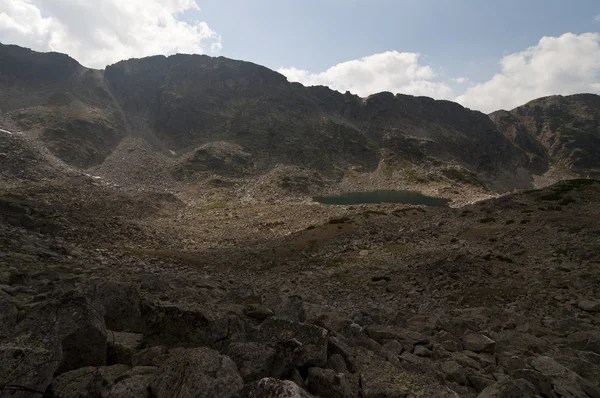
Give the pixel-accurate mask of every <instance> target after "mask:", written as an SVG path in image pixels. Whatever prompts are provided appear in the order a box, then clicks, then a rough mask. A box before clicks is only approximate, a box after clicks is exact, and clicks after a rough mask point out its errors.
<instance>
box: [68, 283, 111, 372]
mask: <svg viewBox="0 0 600 398" xmlns="http://www.w3.org/2000/svg"><path fill="white" fill-rule="evenodd" d="M57 313H58V316H59V322H58V323H59V335H60V340H61V346H62V352H63V361H62V363H61V364H60V366H59V367H58V370H57V371H56V373H57V374H60V373H63V372H67V371H70V370H74V369H79V368H82V367H84V366H103V365H105V364H106V326H105V324H104V317H103V315H102V313H101V312H99V310H98V309H97V307H96V306H95V305H94V303H92V302H91V301H90V300H89V299H88V298H86V297H83V296H80V295H78V294H77V293H72V294H68V295H66V296H65V297H63V298H62V299H61V301H60V304H59V306H58V309H57Z"/></svg>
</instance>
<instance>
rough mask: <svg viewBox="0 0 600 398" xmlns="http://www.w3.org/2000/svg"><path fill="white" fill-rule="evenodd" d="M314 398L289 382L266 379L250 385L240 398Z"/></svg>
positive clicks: (239, 395) (245, 388)
mask: <svg viewBox="0 0 600 398" xmlns="http://www.w3.org/2000/svg"><path fill="white" fill-rule="evenodd" d="M255 397H256V398H259V397H260V398H312V397H313V396H312V395H310V394H309V393H307V392H306V391H304V390H303V389H301V388H300V387H299V386H298V385H297V384H295V383H294V382H292V381H289V380H277V379H273V378H264V379H261V380H259V381H256V382H254V383H252V384H248V385H247V386H245V387H244V389H243V390H242V391H241V392H240V393H239V394H238V398H255Z"/></svg>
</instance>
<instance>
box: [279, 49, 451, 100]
mask: <svg viewBox="0 0 600 398" xmlns="http://www.w3.org/2000/svg"><path fill="white" fill-rule="evenodd" d="M419 57H420V55H419V54H416V53H401V52H397V51H387V52H384V53H380V54H375V55H371V56H368V57H364V58H360V59H355V60H352V61H346V62H342V63H340V64H337V65H335V66H332V67H331V68H329V69H327V70H326V71H325V72H321V73H310V72H308V71H306V70H301V69H296V68H293V67H292V68H280V69H279V73H281V74H283V75H285V76H286V77H287V78H288V80H290V81H296V82H300V83H302V84H305V85H325V86H329V87H331V88H333V89H335V90H338V91H341V92H345V91H350V92H352V93H354V94H358V95H360V96H363V97H366V96H368V95H370V94H374V93H378V92H381V91H391V92H393V93H403V94H411V95H425V96H429V97H434V98H452V97H453V93H452V89H451V88H450V87H449V86H448V85H446V84H444V83H441V82H437V81H435V79H436V73H435V72H434V71H433V69H432V68H431V67H429V66H427V65H421V64H420V63H419Z"/></svg>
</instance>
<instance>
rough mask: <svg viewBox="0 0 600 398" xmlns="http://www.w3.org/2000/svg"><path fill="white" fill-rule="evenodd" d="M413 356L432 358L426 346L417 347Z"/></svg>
mask: <svg viewBox="0 0 600 398" xmlns="http://www.w3.org/2000/svg"><path fill="white" fill-rule="evenodd" d="M413 354H415V355H416V356H418V357H424V358H430V357H431V355H432V352H431V350H430V349H429V348H427V347H425V346H424V345H417V346H415V349H414V351H413Z"/></svg>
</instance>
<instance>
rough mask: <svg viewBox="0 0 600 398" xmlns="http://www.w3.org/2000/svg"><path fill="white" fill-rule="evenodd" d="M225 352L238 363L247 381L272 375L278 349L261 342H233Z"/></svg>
mask: <svg viewBox="0 0 600 398" xmlns="http://www.w3.org/2000/svg"><path fill="white" fill-rule="evenodd" d="M225 354H226V355H227V356H228V357H230V358H231V359H232V360H233V362H235V364H236V365H237V368H238V370H239V372H240V375H241V376H242V378H243V379H244V382H245V383H249V382H251V381H255V380H259V379H262V378H265V377H268V376H270V375H271V368H272V366H273V361H274V360H275V355H276V351H275V349H274V348H273V347H271V346H267V345H265V344H260V343H252V342H249V343H233V344H231V345H230V346H229V348H228V349H227V350H226V352H225Z"/></svg>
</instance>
